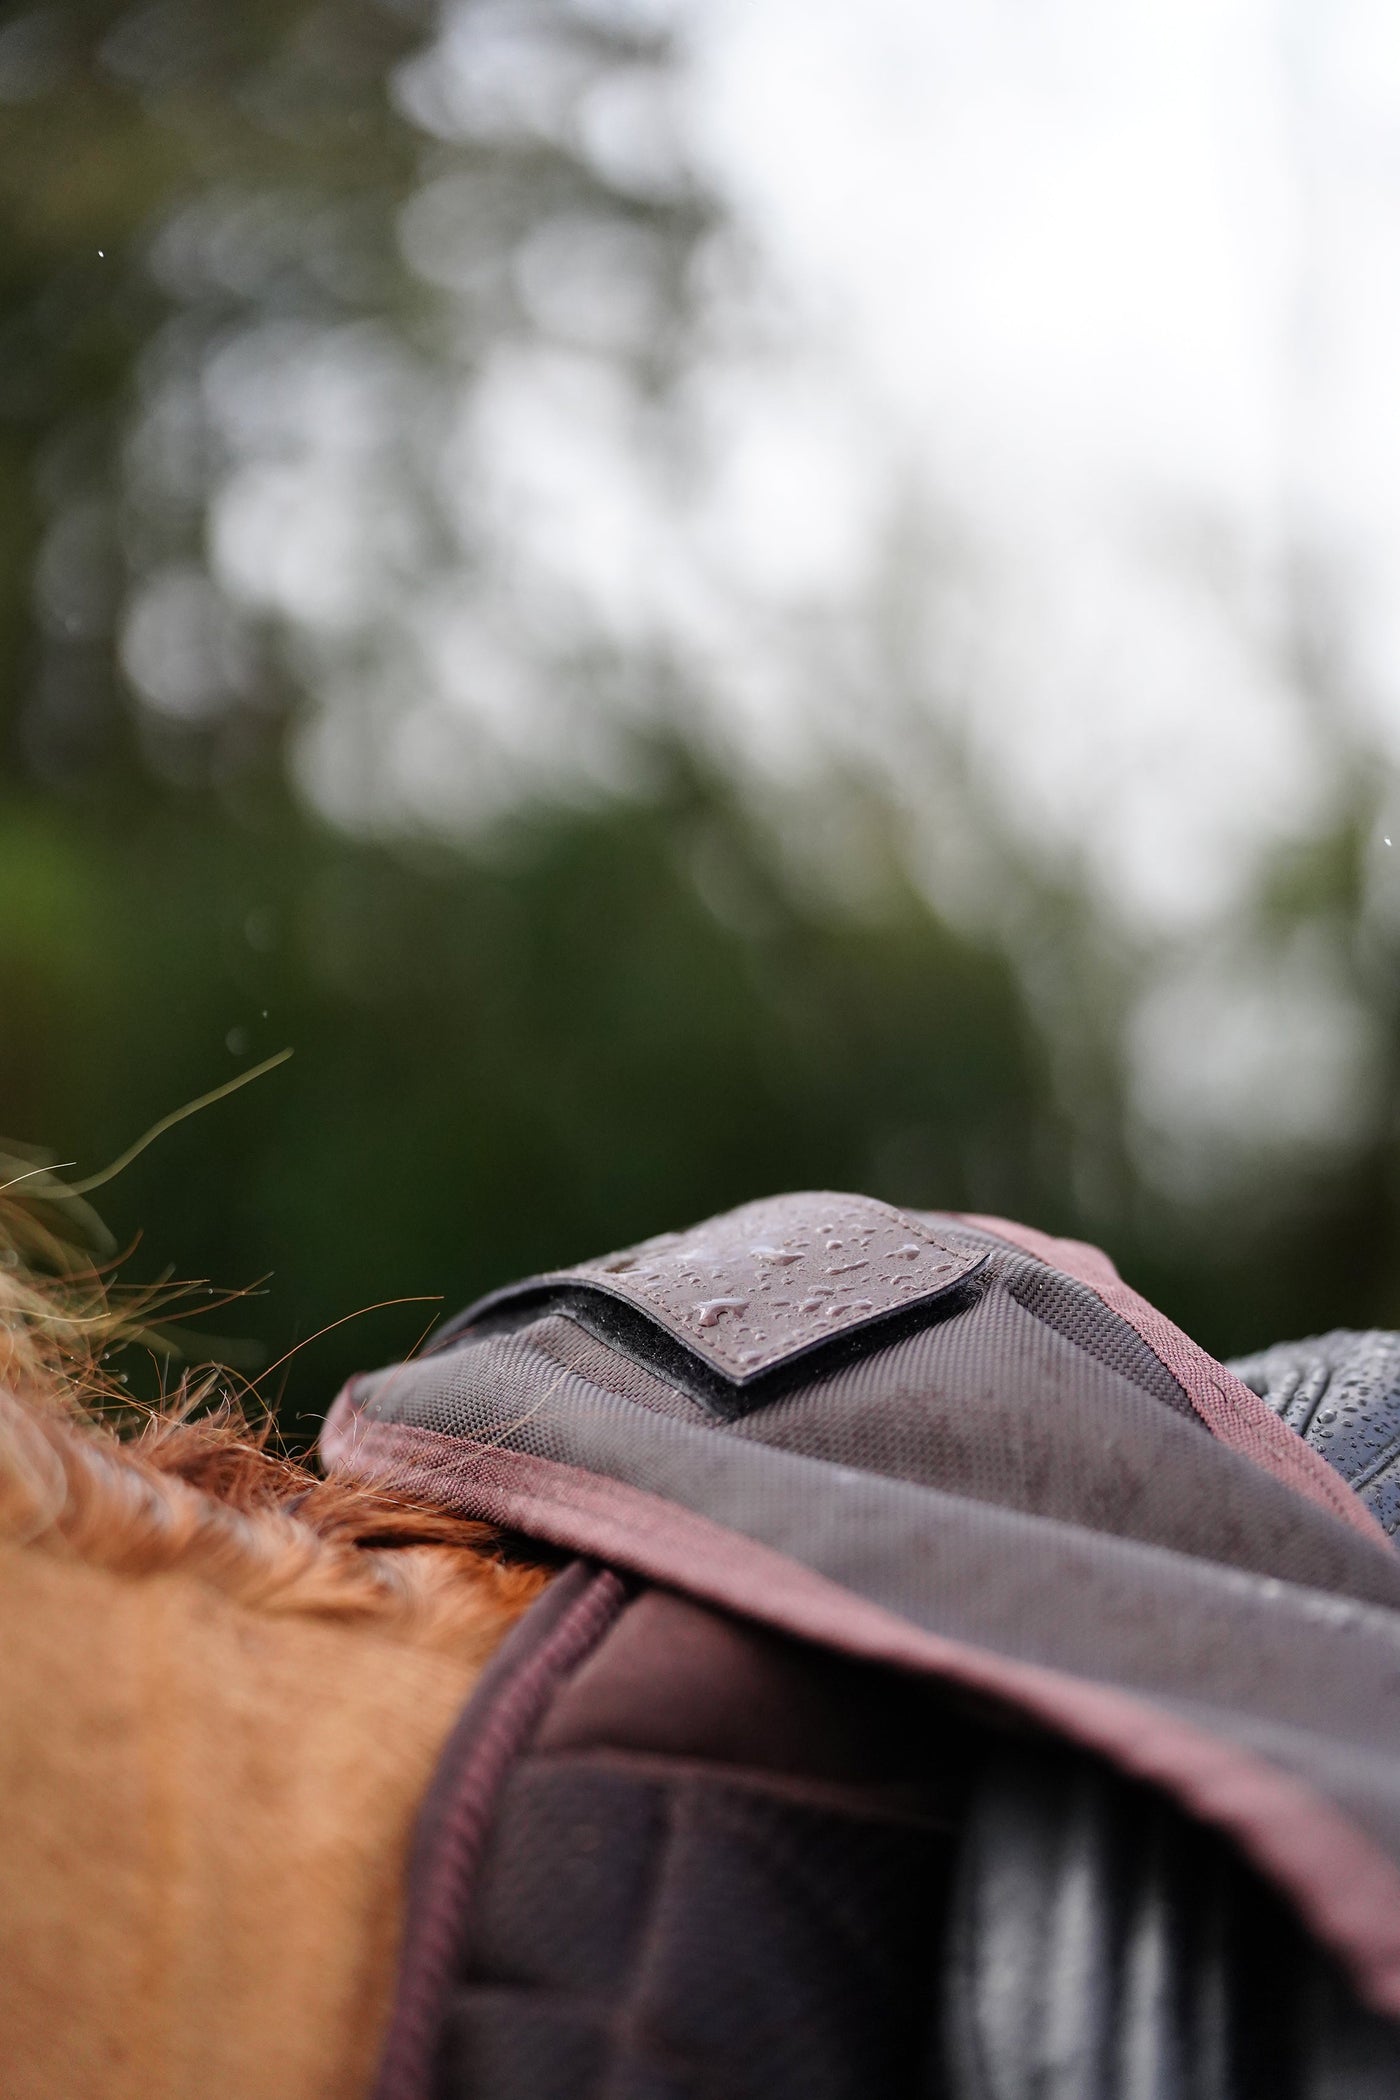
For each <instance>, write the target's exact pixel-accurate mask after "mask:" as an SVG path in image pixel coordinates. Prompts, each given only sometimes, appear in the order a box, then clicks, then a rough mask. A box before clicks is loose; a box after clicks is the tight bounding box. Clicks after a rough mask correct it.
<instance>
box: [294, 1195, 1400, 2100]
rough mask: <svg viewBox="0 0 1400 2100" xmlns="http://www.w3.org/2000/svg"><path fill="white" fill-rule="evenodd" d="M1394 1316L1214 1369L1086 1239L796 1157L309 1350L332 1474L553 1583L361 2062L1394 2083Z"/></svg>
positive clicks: (1362, 2095)
mask: <svg viewBox="0 0 1400 2100" xmlns="http://www.w3.org/2000/svg"><path fill="white" fill-rule="evenodd" d="M1352 1340H1353V1342H1355V1338H1352ZM1363 1345H1364V1346H1363ZM1387 1346H1389V1347H1390V1349H1391V1353H1392V1355H1394V1353H1395V1350H1394V1345H1393V1344H1386V1343H1384V1341H1383V1339H1381V1338H1376V1337H1371V1338H1361V1340H1360V1342H1355V1346H1354V1347H1351V1353H1350V1354H1348V1348H1349V1347H1350V1345H1349V1344H1348V1342H1347V1338H1338V1337H1331V1338H1328V1340H1327V1342H1325V1343H1321V1344H1315V1345H1309V1346H1308V1347H1306V1348H1303V1350H1302V1352H1301V1354H1300V1353H1299V1352H1298V1351H1293V1352H1290V1351H1287V1350H1283V1351H1274V1352H1271V1353H1270V1354H1269V1355H1267V1356H1265V1357H1261V1358H1259V1359H1257V1360H1256V1361H1255V1362H1254V1363H1252V1364H1250V1365H1247V1366H1243V1367H1242V1369H1243V1370H1244V1373H1245V1377H1246V1378H1248V1379H1249V1381H1250V1382H1249V1383H1246V1382H1245V1379H1244V1378H1242V1377H1241V1376H1239V1375H1237V1374H1236V1373H1235V1372H1233V1371H1231V1370H1229V1369H1227V1368H1226V1367H1224V1366H1223V1365H1221V1364H1219V1363H1216V1362H1215V1361H1213V1360H1212V1359H1211V1358H1210V1357H1208V1356H1207V1355H1206V1354H1205V1353H1204V1352H1203V1351H1202V1350H1201V1349H1199V1348H1197V1347H1196V1346H1195V1344H1194V1343H1192V1342H1191V1341H1189V1340H1188V1339H1187V1337H1186V1336H1185V1335H1184V1334H1182V1333H1181V1332H1180V1330H1179V1329H1177V1328H1176V1327H1174V1326H1173V1325H1172V1324H1171V1322H1170V1321H1168V1320H1167V1319H1165V1318H1164V1317H1163V1316H1162V1315H1161V1314H1160V1313H1158V1312H1156V1311H1154V1309H1153V1308H1152V1307H1151V1306H1149V1305H1148V1304H1147V1303H1146V1302H1145V1301H1144V1300H1143V1299H1141V1298H1139V1297H1138V1296H1137V1295H1136V1294H1135V1293H1134V1292H1133V1291H1131V1290H1130V1289H1128V1287H1127V1286H1126V1285H1125V1284H1123V1283H1122V1281H1121V1280H1120V1279H1119V1277H1118V1276H1117V1274H1116V1272H1115V1271H1114V1269H1113V1267H1112V1265H1111V1264H1110V1263H1109V1262H1108V1260H1107V1259H1106V1258H1105V1257H1104V1256H1103V1255H1101V1254H1099V1253H1097V1252H1096V1251H1095V1250H1094V1249H1092V1248H1089V1247H1085V1246H1082V1245H1080V1244H1079V1243H1077V1242H1071V1241H1064V1240H1051V1239H1048V1238H1046V1237H1045V1236H1044V1235H1042V1234H1039V1233H1037V1232H1035V1231H1032V1230H1030V1229H1029V1228H1026V1227H1022V1226H1017V1225H1011V1224H1007V1223H1005V1222H1003V1221H1000V1220H997V1219H988V1218H975V1217H964V1216H943V1215H934V1214H929V1213H923V1212H919V1213H914V1212H905V1211H899V1210H895V1209H892V1208H890V1207H889V1206H888V1205H886V1204H883V1203H879V1202H876V1201H873V1200H871V1199H869V1198H866V1197H859V1196H841V1195H831V1194H825V1193H817V1194H804V1195H792V1196H783V1197H778V1198H775V1199H773V1200H771V1201H765V1202H760V1203H753V1204H749V1205H747V1206H746V1207H744V1208H743V1209H741V1210H737V1211H733V1212H731V1213H729V1214H728V1215H726V1216H724V1217H719V1218H714V1219H711V1220H710V1221H709V1222H708V1223H706V1224H704V1225H700V1226H697V1227H696V1228H694V1229H693V1230H691V1231H688V1232H684V1233H678V1234H669V1235H666V1236H664V1237H662V1238H659V1239H655V1240H651V1241H648V1242H646V1243H645V1244H643V1245H641V1246H638V1247H634V1248H631V1249H629V1250H627V1251H626V1252H624V1253H620V1254H613V1255H608V1256H605V1257H603V1258H601V1259H598V1260H595V1261H589V1262H584V1263H582V1264H580V1265H579V1266H578V1267H576V1268H571V1269H565V1270H560V1271H558V1272H557V1273H554V1274H550V1275H546V1276H539V1277H534V1278H532V1279H530V1280H529V1281H527V1282H524V1283H520V1284H517V1285H515V1286H513V1287H511V1288H510V1289H507V1290H503V1291H498V1292H496V1293H494V1294H493V1295H492V1296H490V1297H488V1298H486V1299H483V1300H482V1301H481V1302H480V1303H479V1304H478V1305H476V1306H474V1307H472V1308H471V1309H470V1311H468V1312H467V1313H465V1314H464V1315H463V1316H462V1317H461V1318H460V1319H459V1320H456V1321H454V1322H453V1323H452V1324H451V1325H450V1326H449V1327H447V1328H446V1329H445V1330H444V1331H443V1332H442V1333H441V1334H440V1335H439V1336H438V1337H437V1339H436V1341H435V1342H434V1344H433V1345H432V1347H431V1348H430V1350H429V1351H428V1353H427V1354H426V1355H425V1356H424V1357H422V1358H421V1359H420V1360H419V1361H416V1362H413V1363H409V1364H400V1365H397V1366H394V1367H392V1368H390V1369H387V1370H383V1371H378V1372H375V1373H372V1374H370V1375H367V1376H365V1377H362V1378H359V1379H356V1380H354V1381H353V1382H352V1383H351V1385H350V1386H349V1387H348V1388H347V1390H346V1392H345V1393H344V1394H342V1396H341V1398H340V1400H339V1401H338V1402H337V1404H336V1407H335V1409H334V1411H333V1413H332V1415H331V1418H330V1420H329V1422H328V1424H327V1426H326V1430H325V1435H324V1452H325V1457H326V1461H327V1464H328V1466H329V1467H330V1468H331V1469H332V1470H337V1471H350V1472H353V1473H355V1474H358V1475H362V1476H367V1477H369V1478H372V1479H373V1480H375V1481H376V1482H378V1483H380V1484H382V1485H383V1486H385V1487H387V1488H389V1489H391V1490H396V1491H402V1492H405V1493H411V1494H413V1495H414V1496H418V1497H427V1498H430V1499H432V1500H434V1501H437V1502H440V1503H443V1504H445V1505H447V1506H449V1507H451V1508H452V1509H455V1510H459V1511H461V1512H463V1513H465V1514H468V1515H471V1516H475V1517H479V1518H483V1519H488V1520H490V1521H492V1522H494V1523H496V1524H499V1525H501V1526H503V1527H505V1528H506V1529H507V1530H508V1531H510V1532H513V1533H517V1534H520V1535H522V1536H523V1537H524V1538H526V1539H529V1540H531V1541H542V1542H546V1543H547V1544H550V1545H553V1546H554V1547H556V1548H558V1549H559V1552H560V1570H561V1572H560V1574H559V1576H558V1578H557V1580H556V1581H555V1582H554V1583H553V1584H552V1585H551V1586H550V1588H549V1589H548V1590H547V1591H546V1593H545V1595H544V1597H543V1598H542V1599H541V1601H540V1602H539V1604H537V1605H536V1606H535V1607H534V1609H533V1611H532V1612H531V1613H530V1614H529V1615H528V1616H527V1617H526V1619H525V1620H524V1621H523V1622H522V1623H521V1625H520V1626H519V1627H517V1629H516V1631H515V1633H514V1634H513V1635H512V1636H511V1638H510V1640H509V1642H508V1643H507V1646H506V1647H505V1648H504V1649H503V1650H502V1651H501V1653H500V1654H499V1655H498V1657H497V1658H496V1660H495V1662H494V1663H493V1665H492V1666H491V1669H490V1670H489V1672H488V1674H487V1677H486V1679H485V1680H484V1681H483V1683H482V1685H481V1687H480V1689H479V1691H478V1692H477V1693H476V1695H475V1696H474V1697H473V1699H472V1701H471V1703H470V1705H469V1707H468V1709H467V1711H466V1713H465V1714H464V1715H463V1717H462V1720H461V1722H460V1723H459V1726H458V1728H457V1730H456V1732H455V1735H454V1737H453V1739H452V1741H451V1743H450V1745H449V1748H448V1751H447V1753H446V1755H445V1757H444V1760H443V1763H442V1765H441V1767H440V1769H439V1772H438V1775H437V1778H436V1780H435V1783H434V1786H433V1789H432V1792H431V1794H430V1797H429V1799H428V1802H427V1804H426V1806H425V1809H424V1812H423V1817H422V1822H421V1827H420V1830H419V1833H418V1839H417V1846H416V1853H415V1863H414V1867H413V1873H412V1886H411V1889H410V1894H409V1911H408V1923H407V1928H406V1934H405V1940H404V1947H403V1954H402V1968H401V1976H400V1984H399V1995H398V2001H397V2007H396V2011H395V2015H394V2022H393V2027H392V2032H391V2035H390V2039H389V2043H388V2049H387V2054H386V2057H385V2061H384V2066H383V2071H382V2076H381V2082H380V2095H381V2100H419V2096H422V2100H427V2096H433V2100H856V2096H861V2100H871V2096H890V2100H902V2096H910V2100H912V2096H915V2095H919V2096H924V2100H936V2096H940V2095H944V2094H947V2095H950V2096H953V2100H1079V2096H1084V2100H1266V2096H1267V2100H1287V2096H1289V2095H1297V2096H1299V2100H1344V2096H1345V2100H1354V2096H1356V2100H1371V2096H1380V2095H1386V2096H1390V2095H1396V2096H1400V2043H1398V2042H1397V2036H1400V2024H1397V2023H1398V2022H1400V1555H1397V1553H1396V1550H1395V1547H1394V1546H1393V1544H1392V1543H1391V1538H1390V1535H1389V1534H1390V1531H1391V1530H1392V1529H1393V1528H1394V1527H1395V1525H1396V1523H1397V1521H1400V1465H1397V1463H1396V1461H1397V1454H1398V1453H1400V1410H1398V1409H1397V1407H1396V1405H1395V1387H1396V1380H1395V1378H1394V1377H1393V1376H1392V1375H1391V1374H1392V1373H1393V1372H1394V1370H1395V1369H1396V1365H1395V1364H1393V1363H1391V1361H1390V1358H1388V1357H1386V1355H1385V1349H1386V1347H1387ZM1358 1351H1359V1354H1358ZM1368 1352H1369V1353H1368ZM1378 1352H1379V1354H1378ZM1305 1432H1306V1433H1305ZM1353 1482H1355V1483H1356V1485H1353V1484H1352V1483H1353Z"/></svg>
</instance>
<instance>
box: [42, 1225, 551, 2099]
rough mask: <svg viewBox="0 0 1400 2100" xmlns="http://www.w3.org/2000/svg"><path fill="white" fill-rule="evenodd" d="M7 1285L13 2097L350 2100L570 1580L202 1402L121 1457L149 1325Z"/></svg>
mask: <svg viewBox="0 0 1400 2100" xmlns="http://www.w3.org/2000/svg"><path fill="white" fill-rule="evenodd" d="M0 1256H2V1257H3V1263H2V1264H0V1713H3V1715H4V1717H5V1718H4V1725H3V1728H0V1801H3V1804H4V1814H3V1818H2V1819H0V1885H2V1886H3V1887H4V1890H5V1900H4V1903H3V1905H0V2062H3V2064H4V2066H5V2078H4V2088H5V2092H6V2094H7V2096H10V2100H196V2096H198V2100H309V2096H313V2095H315V2096H325V2100H355V2096H357V2095H361V2094H365V2093H367V2092H368V2091H369V2088H370V2086H371V2083H372V2081H373V2077H374V2071H375V2065H376V2060H377V2056H378V2051H379V2047H380V2043H381V2039H382V2035H383V2030H384V2026H385V2023H386V2021H387V2017H388V2011H389V2000H390V1995H391V1991H392V1986H393V1977H394V1961H395V1953H396V1948H397V1942H398V1936H399V1931H400V1923H401V1901H402V1896H401V1891H402V1887H403V1879H404V1868H405V1863H406V1859H407V1853H408V1848H409V1844H410V1840H411V1834H412V1828H413V1822H414V1816H415V1812H416V1810H417V1807H418V1804H419V1802H420V1800H421V1798H422V1796H423V1793H424V1791H425V1789H426V1787H427V1784H428V1781H429V1778H430V1776H431V1773H432V1770H433V1766H434V1763H435V1760H436V1757H437V1754H438V1751H439V1748H440V1746H441V1744H442V1741H443V1738H444V1737H445V1735H446V1733H447V1731H448V1729H449V1728H450V1727H451V1725H452V1722H453V1720H454V1719H455V1718H456V1716H457V1714H458V1713H459V1711H460V1710H461V1707H462V1704H463V1702H464V1700H465V1699H466V1698H467V1696H468V1695H469V1693H470V1691H471V1689H472V1686H473V1683H474V1681H475V1679H476V1677H477V1675H478V1674H479V1672H480V1670H481V1667H482V1665H483V1663H484V1662H485V1660H486V1659H487V1657H488V1656H489V1655H490V1654H491V1652H492V1651H493V1649H494V1648H495V1647H496V1645H497V1644H498V1642H499V1641H500V1640H501V1638H502V1637H503V1635H504V1634H505V1632H506V1631H507V1629H508V1628H509V1627H510V1625H511V1624H512V1623H513V1622H514V1620H515V1619H516V1618H517V1617H518V1616H519V1615H520V1613H521V1612H522V1611H523V1610H524V1609H525V1607H526V1606H527V1605H528V1604H529V1603H530V1602H531V1600H532V1599H533V1598H534V1597H535V1596H536V1595H537V1594H538V1593H539V1591H540V1589H541V1588H542V1587H543V1585H544V1583H545V1581H546V1580H547V1579H548V1569H547V1568H546V1567H545V1566H542V1565H541V1564H540V1562H539V1561H538V1560H535V1561H525V1560H521V1559H520V1558H519V1557H518V1556H513V1555H512V1554H511V1553H510V1552H509V1550H508V1549H507V1547H506V1545H505V1543H504V1542H503V1541H502V1540H501V1538H500V1537H499V1535H498V1534H496V1533H494V1532H493V1531H492V1530H491V1529H490V1528H489V1527H487V1526H485V1525H480V1524H473V1523H469V1522H466V1521H464V1520H461V1519H458V1518H455V1517H452V1516H449V1515H446V1514H444V1513H442V1512H438V1511H434V1510H431V1509H427V1508H420V1507H413V1506H410V1505H406V1504H404V1503H400V1502H395V1501H392V1500H389V1499H387V1498H385V1497H383V1496H381V1495H377V1494H375V1493H373V1492H371V1491H369V1490H366V1489H363V1488H359V1487H353V1486H346V1485H343V1484H340V1483H336V1482H331V1481H326V1480H322V1479H319V1478H318V1477H316V1476H315V1475H313V1474H312V1473H311V1472H310V1471H309V1470H307V1469H306V1468H305V1467H303V1466H301V1465H299V1464H297V1463H295V1462H293V1461H291V1460H289V1459H287V1458H285V1457H282V1456H280V1455H278V1454H277V1453H276V1452H275V1451H274V1450H273V1449H272V1448H270V1445H269V1441H268V1435H267V1429H266V1426H265V1425H259V1424H258V1423H257V1422H256V1421H255V1420H252V1419H250V1417H249V1415H248V1414H247V1412H246V1411H245V1409H244V1408H243V1407H242V1406H240V1405H239V1404H237V1403H236V1402H234V1401H232V1400H230V1399H228V1398H226V1397H225V1398H222V1399H220V1398H219V1397H218V1396H217V1395H215V1394H213V1393H212V1392H211V1391H210V1390H209V1389H207V1388H206V1389H204V1390H202V1391H201V1392H199V1393H196V1394H193V1395H192V1394H191V1393H190V1392H188V1391H184V1392H182V1393H181V1394H180V1395H179V1396H178V1398H177V1400H176V1402H175V1403H173V1404H172V1405H171V1406H169V1407H166V1408H163V1409H161V1410H158V1411H155V1412H152V1413H150V1414H149V1415H147V1416H145V1417H144V1418H137V1419H136V1420H135V1421H134V1422H133V1419H132V1410H130V1409H127V1410H126V1415H127V1421H126V1423H125V1425H124V1426H125V1432H126V1433H125V1434H118V1432H117V1430H116V1429H114V1428H113V1427H112V1426H111V1424H110V1420H109V1419H107V1418H106V1415H105V1414H104V1403H105V1404H107V1405H110V1403H111V1401H112V1400H113V1399H114V1398H115V1397H116V1396H117V1395H118V1394H119V1393H120V1390H121V1389H120V1387H118V1386H114V1385H110V1384H109V1383H108V1381H107V1379H106V1377H105V1374H104V1372H103V1369H102V1361H101V1359H102V1354H103V1351H104V1349H105V1348H106V1347H107V1346H108V1345H110V1344H111V1343H112V1341H113V1340H114V1339H115V1340H120V1339H121V1337H122V1334H123V1332H125V1331H129V1325H130V1322H129V1319H128V1321H127V1323H126V1326H125V1327H124V1323H123V1320H122V1317H121V1316H120V1315H119V1314H116V1313H113V1312H112V1310H111V1309H110V1307H109V1306H108V1305H107V1303H106V1300H105V1298H104V1297H103V1295H102V1293H101V1292H100V1290H99V1288H98V1287H97V1284H96V1281H95V1279H93V1278H92V1276H91V1275H89V1276H88V1277H87V1278H86V1279H83V1278H78V1279H76V1280H75V1278H74V1276H73V1275H72V1273H70V1275H69V1276H68V1277H67V1278H66V1279H65V1278H62V1277H60V1278H59V1279H58V1281H57V1282H55V1283H49V1284H40V1283H37V1282H36V1281H35V1280H34V1279H33V1277H32V1276H31V1275H30V1274H29V1272H28V1271H27V1270H26V1268H25V1267H24V1265H23V1263H22V1262H21V1261H20V1260H19V1246H18V1245H17V1243H16V1237H15V1236H14V1235H12V1234H7V1232H6V1227H5V1218H4V1216H0Z"/></svg>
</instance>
